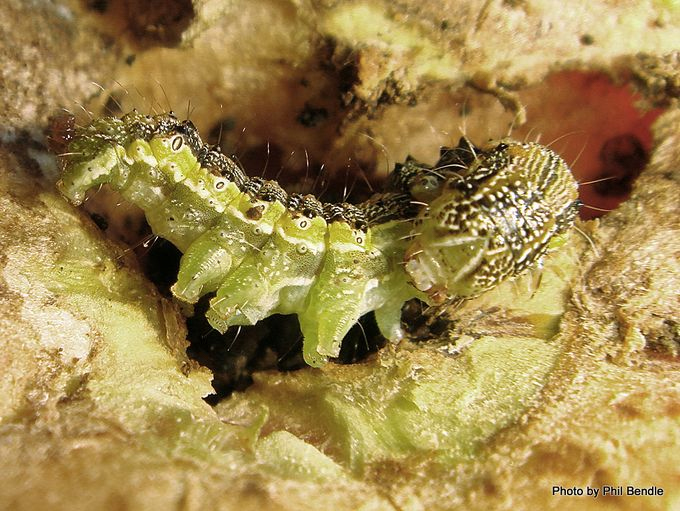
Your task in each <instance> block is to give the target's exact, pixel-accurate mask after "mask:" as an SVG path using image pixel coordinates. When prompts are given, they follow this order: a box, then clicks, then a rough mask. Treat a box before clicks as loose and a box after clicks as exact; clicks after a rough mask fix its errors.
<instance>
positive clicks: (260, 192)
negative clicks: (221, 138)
mask: <svg viewBox="0 0 680 511" xmlns="http://www.w3.org/2000/svg"><path fill="white" fill-rule="evenodd" d="M65 125H66V126H67V128H65V129H64V131H63V132H62V133H57V134H56V135H55V136H54V138H55V139H57V140H58V141H61V143H62V146H65V152H64V153H63V155H62V156H61V159H62V165H63V172H62V178H61V180H60V181H59V183H58V187H59V189H60V190H61V192H62V194H63V195H64V196H65V197H67V198H68V199H69V200H70V201H71V202H72V203H74V204H76V205H77V204H80V203H81V202H82V201H83V200H84V199H85V194H86V192H87V191H88V190H89V189H90V188H93V187H97V186H99V185H102V184H108V185H109V186H111V187H112V188H114V189H115V190H117V191H118V192H119V193H120V194H121V195H122V196H123V197H125V198H126V199H127V200H129V201H130V202H132V203H134V204H136V205H137V206H139V207H141V208H142V209H143V210H144V212H145V214H146V217H147V220H148V222H149V225H150V226H151V229H152V230H153V232H154V233H155V234H156V235H157V236H160V237H162V238H165V239H167V240H169V241H170V242H172V243H173V244H174V245H176V246H177V248H179V249H180V250H181V251H182V252H183V254H184V255H183V257H182V260H181V264H180V269H179V275H178V277H177V282H176V283H175V285H174V286H173V287H172V291H173V293H174V295H175V296H176V297H177V298H178V299H180V300H183V301H185V302H189V303H194V302H196V301H197V300H198V299H199V298H200V297H201V296H203V295H206V294H212V295H214V297H213V298H212V300H211V302H210V309H209V311H208V313H207V316H208V320H209V321H210V323H211V324H212V325H213V327H214V328H216V329H217V330H219V331H221V332H224V331H225V330H226V329H227V328H228V327H229V326H232V325H251V324H255V323H256V322H258V321H259V320H261V319H263V318H265V317H267V316H270V315H272V314H279V313H280V314H297V316H298V318H299V322H300V327H301V329H302V333H303V336H304V345H303V355H304V358H305V361H306V362H307V363H308V364H309V365H311V366H317V367H318V366H321V365H323V364H324V363H325V362H326V361H327V359H328V358H329V357H336V356H337V355H338V353H339V350H340V343H341V342H342V339H343V337H344V336H345V334H346V333H347V332H348V330H349V329H350V328H351V327H352V326H353V325H354V324H355V323H356V322H357V321H358V319H359V317H361V316H362V315H363V314H366V313H368V312H371V311H374V313H375V317H376V320H377V323H378V326H379V328H380V330H381V332H382V333H383V334H384V335H385V337H387V338H389V339H399V338H401V337H402V336H403V332H402V329H401V324H400V316H401V308H402V305H403V304H404V302H405V301H407V300H409V299H411V298H420V299H421V300H425V301H427V302H430V303H433V302H441V301H442V300H445V299H449V298H457V297H461V298H464V297H470V296H474V295H477V294H479V293H481V292H484V291H485V290H487V289H490V288H492V287H494V286H495V285H497V284H498V283H500V282H501V281H502V280H504V279H506V278H508V277H512V276H515V275H518V274H519V273H521V272H523V271H524V270H525V269H527V268H529V267H531V266H532V265H535V264H536V263H537V261H539V260H540V258H541V257H542V256H543V254H544V253H545V252H546V250H547V248H548V246H549V245H555V244H556V241H557V240H559V239H561V235H562V234H563V233H564V232H565V231H566V230H567V229H568V228H569V226H571V225H572V223H573V221H574V218H575V216H576V213H577V211H578V200H577V198H576V197H577V184H576V183H575V181H574V180H573V178H572V177H571V173H570V171H569V168H568V167H567V165H566V164H565V163H564V161H563V160H562V159H561V158H560V157H559V156H557V155H556V154H555V153H553V152H552V151H551V150H549V149H547V148H545V147H543V146H540V145H538V144H532V143H518V142H511V141H503V142H501V143H499V144H496V145H494V146H492V147H490V148H489V149H487V150H483V151H482V150H479V149H476V148H474V147H473V146H471V145H470V144H469V143H468V142H467V141H466V140H462V141H461V144H460V145H459V146H458V147H457V148H453V149H446V148H444V149H442V153H441V158H440V160H439V162H438V163H437V164H436V165H435V166H434V167H430V166H428V165H424V164H422V163H419V162H417V161H415V160H413V159H408V160H407V161H406V162H405V163H404V164H399V165H397V166H396V168H395V171H394V172H393V174H392V176H391V178H390V181H389V183H388V186H387V187H386V190H385V191H384V192H383V193H381V194H378V195H376V196H374V197H372V198H371V199H370V200H368V201H366V202H364V203H362V204H358V205H352V204H347V203H341V204H332V203H322V202H320V201H319V200H318V199H316V198H315V197H314V196H312V195H300V194H288V193H286V192H285V191H284V190H283V189H282V188H281V187H280V186H279V185H278V184H277V183H276V182H274V181H266V180H263V179H259V178H249V177H248V176H247V175H246V174H245V173H244V172H243V170H242V169H241V168H240V167H239V166H238V165H237V164H236V163H235V162H234V161H233V160H232V159H231V158H229V157H227V156H226V155H224V154H222V153H220V152H219V151H218V150H215V148H213V147H211V146H208V145H206V144H204V143H203V142H202V141H201V139H200V137H199V135H198V132H197V130H196V128H195V127H194V126H193V124H192V123H191V122H190V121H179V120H178V119H177V118H175V117H174V116H173V115H172V114H163V115H157V116H146V115H141V114H139V113H137V112H132V113H130V114H127V115H125V116H124V117H122V118H115V117H105V118H100V119H97V120H95V121H93V122H92V123H91V124H90V125H88V126H86V127H82V128H81V127H75V125H74V123H73V121H72V120H70V121H68V122H66V123H65Z"/></svg>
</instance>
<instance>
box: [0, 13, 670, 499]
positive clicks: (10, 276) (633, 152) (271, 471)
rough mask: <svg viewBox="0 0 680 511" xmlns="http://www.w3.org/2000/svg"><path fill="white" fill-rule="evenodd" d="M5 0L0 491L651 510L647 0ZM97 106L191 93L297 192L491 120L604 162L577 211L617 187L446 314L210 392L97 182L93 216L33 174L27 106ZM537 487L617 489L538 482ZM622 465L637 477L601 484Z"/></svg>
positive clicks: (215, 127) (663, 351)
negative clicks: (327, 176) (346, 359)
mask: <svg viewBox="0 0 680 511" xmlns="http://www.w3.org/2000/svg"><path fill="white" fill-rule="evenodd" d="M5 4H6V5H5V6H4V8H3V10H2V12H0V48H2V50H0V51H1V52H2V55H3V68H2V75H0V80H1V81H2V87H0V112H2V114H0V115H1V116H2V119H1V120H2V123H1V124H2V126H1V127H0V129H1V130H2V131H1V132H0V270H1V273H0V307H1V309H2V314H0V332H1V333H2V344H0V359H2V361H3V368H4V371H3V376H2V377H1V378H0V389H1V390H2V391H3V395H4V396H5V399H4V400H3V401H2V403H1V404H0V460H1V461H0V467H1V470H0V507H2V508H6V509H36V508H39V507H50V508H51V509H99V508H106V509H118V508H120V509H148V508H150V507H157V508H169V507H171V506H172V507H181V508H184V509H199V508H205V507H210V508H218V509H234V508H239V509H251V508H252V509H269V508H271V509H274V508H276V509H318V508H328V507H333V508H338V509H357V508H359V507H362V506H363V507H364V508H370V509H421V508H431V509H451V508H456V507H460V508H466V509H490V508H496V509H510V508H512V509H536V508H547V509H553V508H555V509H556V508H559V509H639V508H646V509H669V508H673V507H674V506H677V505H678V500H679V499H680V496H679V495H678V490H677V480H678V477H679V476H680V474H679V473H678V468H677V467H678V461H679V460H680V450H679V448H678V446H679V445H680V438H679V436H680V434H679V433H678V432H679V431H680V428H679V427H678V426H679V422H680V418H679V415H680V406H679V403H680V386H679V384H678V381H680V379H679V378H678V376H680V375H678V370H679V369H678V349H679V342H680V332H679V329H680V327H679V326H678V321H679V320H678V316H677V311H678V305H680V304H679V297H678V289H680V282H679V280H680V268H679V265H680V262H679V261H680V246H679V244H680V241H679V240H680V237H679V236H678V234H679V231H680V225H679V224H678V222H679V221H678V218H679V215H678V213H680V212H679V211H678V203H677V197H678V196H679V195H680V183H679V181H680V177H679V176H680V169H679V167H680V149H679V148H680V140H679V135H678V134H679V133H680V115H678V110H677V98H678V74H677V73H678V72H677V52H676V53H673V51H674V50H677V41H678V40H680V28H679V26H680V12H678V11H677V8H674V7H673V5H672V4H671V3H665V2H651V1H650V2H584V3H582V4H578V5H574V4H573V3H571V4H570V5H569V6H568V7H564V6H562V4H561V3H555V2H547V1H538V0H535V1H525V2H498V3H495V2H485V3H483V4H480V2H458V1H456V2H454V1H451V2H442V1H437V2H424V3H423V2H421V1H418V2H411V1H404V2H401V3H399V4H397V5H395V4H393V3H388V2H385V3H384V4H382V3H375V2H352V3H347V2H330V1H317V2H292V1H285V0H268V1H266V2H247V1H244V2H226V1H223V0H202V1H201V0H196V1H194V2H193V4H189V3H188V2H182V1H177V2H172V5H171V7H168V8H167V9H165V10H163V12H161V9H160V8H159V7H158V5H157V3H156V2H152V3H149V2H135V1H133V0H119V1H115V0H110V1H108V2H107V1H103V2H102V1H84V2H72V3H69V2H31V3H30V4H28V3H26V2H21V1H19V0H8V1H7V2H5ZM165 4H167V2H166V3H165ZM388 4H389V5H388ZM166 7H167V6H166ZM638 52H643V53H644V55H638ZM91 82H96V83H98V84H99V85H100V87H99V86H95V85H92V83H91ZM631 85H632V86H634V87H635V89H634V90H633V89H632V88H631V87H630V86H631ZM634 91H635V92H634ZM116 102H118V103H120V104H121V106H120V109H122V110H127V109H129V108H132V107H137V108H138V109H140V110H149V111H158V110H166V109H169V108H174V109H175V110H176V111H177V112H178V113H179V112H183V111H185V110H187V109H188V110H192V119H193V120H195V122H196V124H197V125H198V126H199V129H200V130H201V131H202V132H203V133H206V134H209V133H211V132H212V134H213V135H214V137H215V138H214V140H215V141H217V139H218V137H219V134H220V133H221V143H222V145H223V146H224V147H225V149H227V150H236V151H238V152H239V153H240V154H241V155H242V161H243V163H244V165H245V166H246V168H247V169H248V170H249V171H250V172H251V173H252V174H259V173H260V172H261V171H262V169H263V168H265V166H267V167H268V169H269V170H270V171H273V174H276V173H278V172H279V170H280V169H281V168H282V167H283V168H284V169H285V172H283V176H282V179H284V180H285V175H289V176H293V177H289V178H288V181H290V182H292V183H294V184H295V183H297V184H298V186H299V188H298V190H299V189H305V187H307V189H308V187H309V185H310V183H312V182H313V181H314V180H315V179H316V175H315V173H316V172H317V171H318V170H319V167H320V165H321V164H322V163H323V164H325V165H326V167H328V168H329V169H330V170H331V171H336V176H339V177H338V179H337V181H338V182H339V183H340V192H339V195H341V194H342V187H343V185H344V184H345V182H344V181H345V179H346V178H345V175H346V173H350V174H351V173H354V172H355V171H356V172H358V171H361V172H365V173H366V174H368V175H369V178H370V179H372V180H374V181H375V182H379V177H380V175H383V174H384V173H385V171H386V170H388V169H389V168H390V167H391V163H393V162H394V161H400V160H403V158H404V157H405V156H406V155H407V154H409V153H411V154H413V155H414V156H416V157H417V158H419V159H422V160H423V161H434V160H435V159H436V154H437V150H438V147H439V146H440V145H444V144H452V143H455V142H456V140H457V138H458V136H459V127H460V128H463V129H464V130H465V132H466V133H467V135H468V136H469V137H470V138H471V139H473V141H478V142H481V141H483V140H485V139H487V138H489V137H491V138H498V137H500V136H504V135H505V134H506V133H507V132H508V129H509V128H510V126H511V125H513V137H515V138H522V137H524V136H527V135H530V136H531V137H532V138H534V137H535V135H536V134H540V135H541V136H542V140H543V141H544V142H549V141H552V140H555V139H557V138H558V137H564V138H562V139H560V140H556V141H555V143H554V144H553V147H554V148H555V149H556V150H557V151H559V152H560V153H561V154H563V155H564V156H565V158H566V159H567V160H568V161H570V162H574V165H573V166H574V169H575V173H576V175H577V177H578V178H579V179H580V180H581V181H586V180H591V179H597V178H601V177H605V176H615V177H617V179H618V181H616V183H617V184H616V186H610V187H606V186H605V187H603V186H602V185H601V184H599V185H598V184H594V185H585V184H584V185H583V186H582V197H583V199H584V201H585V202H586V204H587V205H590V206H598V207H603V208H611V207H614V206H615V205H616V204H618V202H620V201H621V200H622V199H624V198H626V197H627V194H628V193H629V192H630V188H631V187H632V192H631V193H630V197H629V198H628V199H627V200H626V201H625V202H624V203H623V204H622V205H621V206H620V207H619V208H618V209H617V210H616V211H613V212H611V213H607V214H606V215H604V216H603V217H602V218H601V219H599V220H596V221H594V222H591V223H588V224H581V225H580V228H581V230H582V231H584V233H585V235H586V237H587V239H586V237H584V236H581V235H579V234H578V233H573V234H572V236H571V237H570V239H569V241H568V243H567V244H566V245H565V246H564V247H562V249H561V250H560V251H558V252H555V253H554V254H552V255H551V256H550V257H549V258H548V259H547V260H546V264H545V268H544V269H543V270H542V272H539V273H536V274H535V275H533V276H530V277H529V278H526V279H523V280H520V281H517V282H511V283H508V284H507V285H504V286H502V287H501V288H498V289H497V290H495V291H492V292H491V293H489V294H487V295H485V296H483V297H480V298H479V299H476V300H473V301H469V302H467V303H464V304H463V305H461V306H460V307H458V308H456V309H454V310H450V311H446V312H445V314H444V315H443V317H444V319H441V318H440V317H433V316H432V314H431V311H430V317H429V318H428V317H425V318H421V315H420V311H416V312H414V310H415V308H413V309H412V310H409V311H406V316H405V318H407V319H408V321H409V322H410V323H411V324H410V327H411V328H410V330H411V332H412V333H413V335H414V338H429V340H428V341H426V342H425V341H423V342H417V343H411V342H404V343H402V344H400V345H399V346H396V347H387V348H386V349H383V350H382V351H381V352H380V353H378V354H377V355H375V356H373V357H371V358H369V359H368V360H366V361H364V362H362V363H359V364H355V365H350V366H339V365H329V366H328V367H326V368H324V369H323V370H313V369H305V370H301V371H297V372H295V373H285V374H284V373H277V372H273V371H268V372H261V373H256V374H255V375H254V376H253V377H254V384H253V385H252V386H250V387H249V388H248V389H246V390H244V391H243V392H239V393H235V394H234V395H233V396H232V397H231V398H229V399H227V400H224V401H222V402H221V403H219V404H218V405H216V406H215V407H210V406H208V405H207V404H205V402H204V401H203V400H202V399H201V398H202V397H203V396H205V395H206V394H207V393H209V392H210V386H209V379H210V374H209V372H208V371H207V369H205V368H203V367H200V366H199V365H198V364H197V363H196V362H194V361H192V360H190V359H189V358H187V356H186V354H185V349H186V345H187V341H186V327H185V323H184V319H183V317H182V315H181V314H180V312H179V309H178V307H177V306H176V305H175V304H173V303H171V302H170V301H169V300H168V299H167V298H166V297H164V296H162V295H161V294H160V293H159V292H158V291H156V289H155V288H154V287H153V286H152V285H151V284H150V283H149V282H148V281H147V279H146V278H145V276H144V275H143V274H142V273H141V272H140V270H139V268H138V265H137V263H136V261H135V258H134V257H133V256H132V254H131V253H130V252H129V251H127V249H125V248H124V247H122V246H121V245H118V244H116V243H114V242H112V241H110V240H107V239H106V238H107V237H108V238H111V237H114V238H117V239H120V238H124V239H127V240H130V241H132V242H134V240H135V239H136V237H138V236H139V235H138V233H137V230H138V224H137V220H131V219H132V218H133V217H134V218H136V217H135V215H138V213H137V212H134V211H129V210H125V211H123V208H122V207H121V206H119V205H118V203H117V202H118V200H117V198H114V199H113V201H111V202H109V203H107V202H106V201H105V200H102V199H103V196H104V195H105V193H103V192H100V193H97V194H95V195H94V196H93V198H92V200H91V201H90V206H89V207H91V208H92V210H98V211H99V212H100V213H105V214H106V215H107V218H108V224H109V229H108V230H107V232H106V233H103V232H102V231H101V230H99V229H97V228H96V227H95V225H94V224H93V223H92V222H91V221H90V220H89V219H88V217H87V215H85V214H84V213H82V212H78V211H77V210H75V209H73V208H72V207H71V206H69V205H68V204H67V203H66V202H65V201H63V200H62V199H61V197H59V196H58V195H57V194H56V192H55V191H54V189H53V183H54V181H55V180H56V174H57V170H56V167H55V164H54V160H53V159H52V157H51V156H49V155H48V153H47V150H46V148H45V146H46V144H45V139H44V137H43V136H42V134H41V133H42V130H43V129H44V127H45V126H46V125H47V124H48V121H47V118H48V117H49V116H50V115H51V114H53V113H57V112H58V109H59V108H60V107H66V108H68V109H69V110H72V111H76V113H77V111H78V110H80V107H79V106H78V105H83V106H85V107H86V108H88V109H90V110H93V111H94V113H95V115H100V114H102V113H104V106H106V107H107V108H109V109H113V110H117V109H118V108H119V106H117V104H116ZM189 102H190V105H191V106H190V107H189V106H188V103H189ZM639 105H646V106H647V107H649V108H655V110H648V111H642V110H639V109H638V107H639ZM661 109H665V110H661ZM180 115H181V114H180ZM81 117H82V118H83V119H84V120H86V119H87V115H86V114H84V113H83V114H82V115H81ZM524 119H526V123H525V124H524V125H522V126H518V125H517V124H518V121H520V120H524ZM513 122H514V123H513ZM267 148H268V149H267ZM293 151H294V154H293ZM305 151H306V154H307V155H308V156H307V157H305ZM307 158H309V166H307V163H306V162H307ZM386 159H387V162H388V163H386V162H385V160H386ZM265 162H268V163H267V164H265ZM346 169H347V170H346ZM307 172H309V178H308V180H307V183H304V182H303V179H302V177H301V176H304V175H305V173H307ZM331 174H332V172H331ZM638 174H639V177H638V178H637V180H636V181H635V183H634V184H632V181H633V179H634V178H635V176H637V175H638ZM272 177H273V176H272ZM352 179H353V178H352ZM350 183H351V180H350ZM604 183H606V181H605V182H604ZM586 211H587V210H586ZM591 211H592V210H591ZM100 225H102V223H101V222H100ZM131 226H132V227H131ZM116 230H117V232H118V234H117V235H116V234H113V235H112V231H116ZM588 240H590V241H588ZM591 242H592V243H591ZM560 485H561V486H563V487H569V488H571V487H574V486H576V487H580V488H583V489H584V490H585V488H586V486H590V487H591V488H598V489H600V491H601V489H602V487H603V486H604V485H610V486H614V487H617V486H623V487H624V496H622V497H602V496H600V497H598V498H597V499H593V498H589V497H559V496H553V494H552V488H553V486H560ZM627 485H632V486H637V487H646V488H648V487H650V486H656V487H658V488H663V490H664V495H663V496H653V497H626V496H625V492H626V486H627Z"/></svg>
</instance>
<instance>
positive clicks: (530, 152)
mask: <svg viewBox="0 0 680 511" xmlns="http://www.w3.org/2000/svg"><path fill="white" fill-rule="evenodd" d="M469 147H470V151H472V154H473V156H472V158H471V162H470V164H469V165H467V166H461V167H464V168H463V170H462V172H460V173H455V174H454V175H450V176H448V177H447V180H446V182H445V183H444V184H443V186H442V188H441V193H440V195H439V196H438V197H437V198H436V199H434V200H433V201H432V202H430V204H429V207H427V208H424V209H423V211H422V212H421V213H420V214H419V216H418V218H417V219H416V220H415V223H414V229H413V232H412V235H413V238H414V239H413V242H412V243H411V245H410V246H409V247H408V249H407V251H406V255H405V268H406V271H407V273H408V274H409V276H410V278H411V281H412V283H413V285H414V286H415V287H416V288H418V289H419V290H421V291H424V292H426V293H428V295H429V296H430V299H431V300H432V301H433V302H439V301H443V300H444V299H445V298H447V297H472V296H476V295H478V294H480V293H483V292H484V291H487V290H489V289H491V288H493V287H495V286H496V285H498V284H499V283H501V282H502V281H503V280H505V279H506V278H509V277H513V276H516V275H518V274H520V273H522V272H523V271H524V270H526V269H528V268H529V267H531V266H533V265H535V264H536V263H537V262H538V261H539V260H540V259H541V257H542V256H543V255H544V254H545V252H546V250H547V249H548V248H549V246H550V245H551V244H556V242H557V241H558V240H559V238H560V236H561V235H562V234H563V233H564V232H565V231H566V230H567V229H568V228H569V227H570V226H571V225H572V224H573V222H574V219H575V217H576V214H577V212H578V206H579V201H578V199H577V196H578V184H577V183H576V181H575V180H574V178H573V177H572V175H571V171H570V170H569V167H568V166H567V164H566V163H565V162H564V160H562V158H560V157H559V156H558V155H557V154H555V153H554V152H553V151H552V150H550V149H548V148H547V147H544V146H541V145H539V144H536V143H521V142H514V141H510V140H503V141H501V142H497V143H495V144H493V145H491V146H490V147H489V148H488V149H486V150H475V149H474V148H473V147H472V146H469ZM442 163H444V164H445V163H446V161H445V160H444V156H443V157H442V160H440V165H441V164H442ZM435 168H437V167H435Z"/></svg>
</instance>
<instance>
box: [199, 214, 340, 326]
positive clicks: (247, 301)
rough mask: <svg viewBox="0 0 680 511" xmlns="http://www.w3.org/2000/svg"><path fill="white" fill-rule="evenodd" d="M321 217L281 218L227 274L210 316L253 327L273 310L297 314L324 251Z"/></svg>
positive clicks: (218, 322) (219, 323) (217, 322)
mask: <svg viewBox="0 0 680 511" xmlns="http://www.w3.org/2000/svg"><path fill="white" fill-rule="evenodd" d="M326 230H327V224H326V222H325V220H324V219H323V218H322V217H315V218H307V217H305V216H298V217H292V216H290V215H284V216H282V217H281V218H280V219H279V221H278V222H277V224H276V227H275V229H274V232H273V233H272V236H271V238H270V239H269V241H268V242H267V243H265V244H264V245H263V246H262V248H261V249H260V250H258V251H251V252H250V253H249V254H248V256H247V257H246V258H245V259H244V260H243V262H242V263H241V264H240V265H239V267H238V268H236V269H235V270H233V271H232V272H231V273H229V275H228V278H226V279H225V280H224V284H223V285H222V286H220V288H219V290H218V291H217V295H216V297H215V298H214V299H213V300H212V302H211V309H210V311H209V312H208V319H209V320H210V321H211V323H212V324H213V325H217V326H219V327H220V328H218V329H224V328H226V327H228V326H232V325H253V324H255V323H256V322H257V321H259V320H261V319H263V318H265V317H267V316H270V315H272V314H291V313H299V312H301V311H302V310H304V308H305V303H306V297H307V293H308V292H309V289H310V288H311V286H312V284H313V283H314V282H315V280H316V276H317V274H318V271H319V268H320V266H321V264H322V262H323V256H324V252H325V249H326V245H325V240H324V238H325V233H326Z"/></svg>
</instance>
